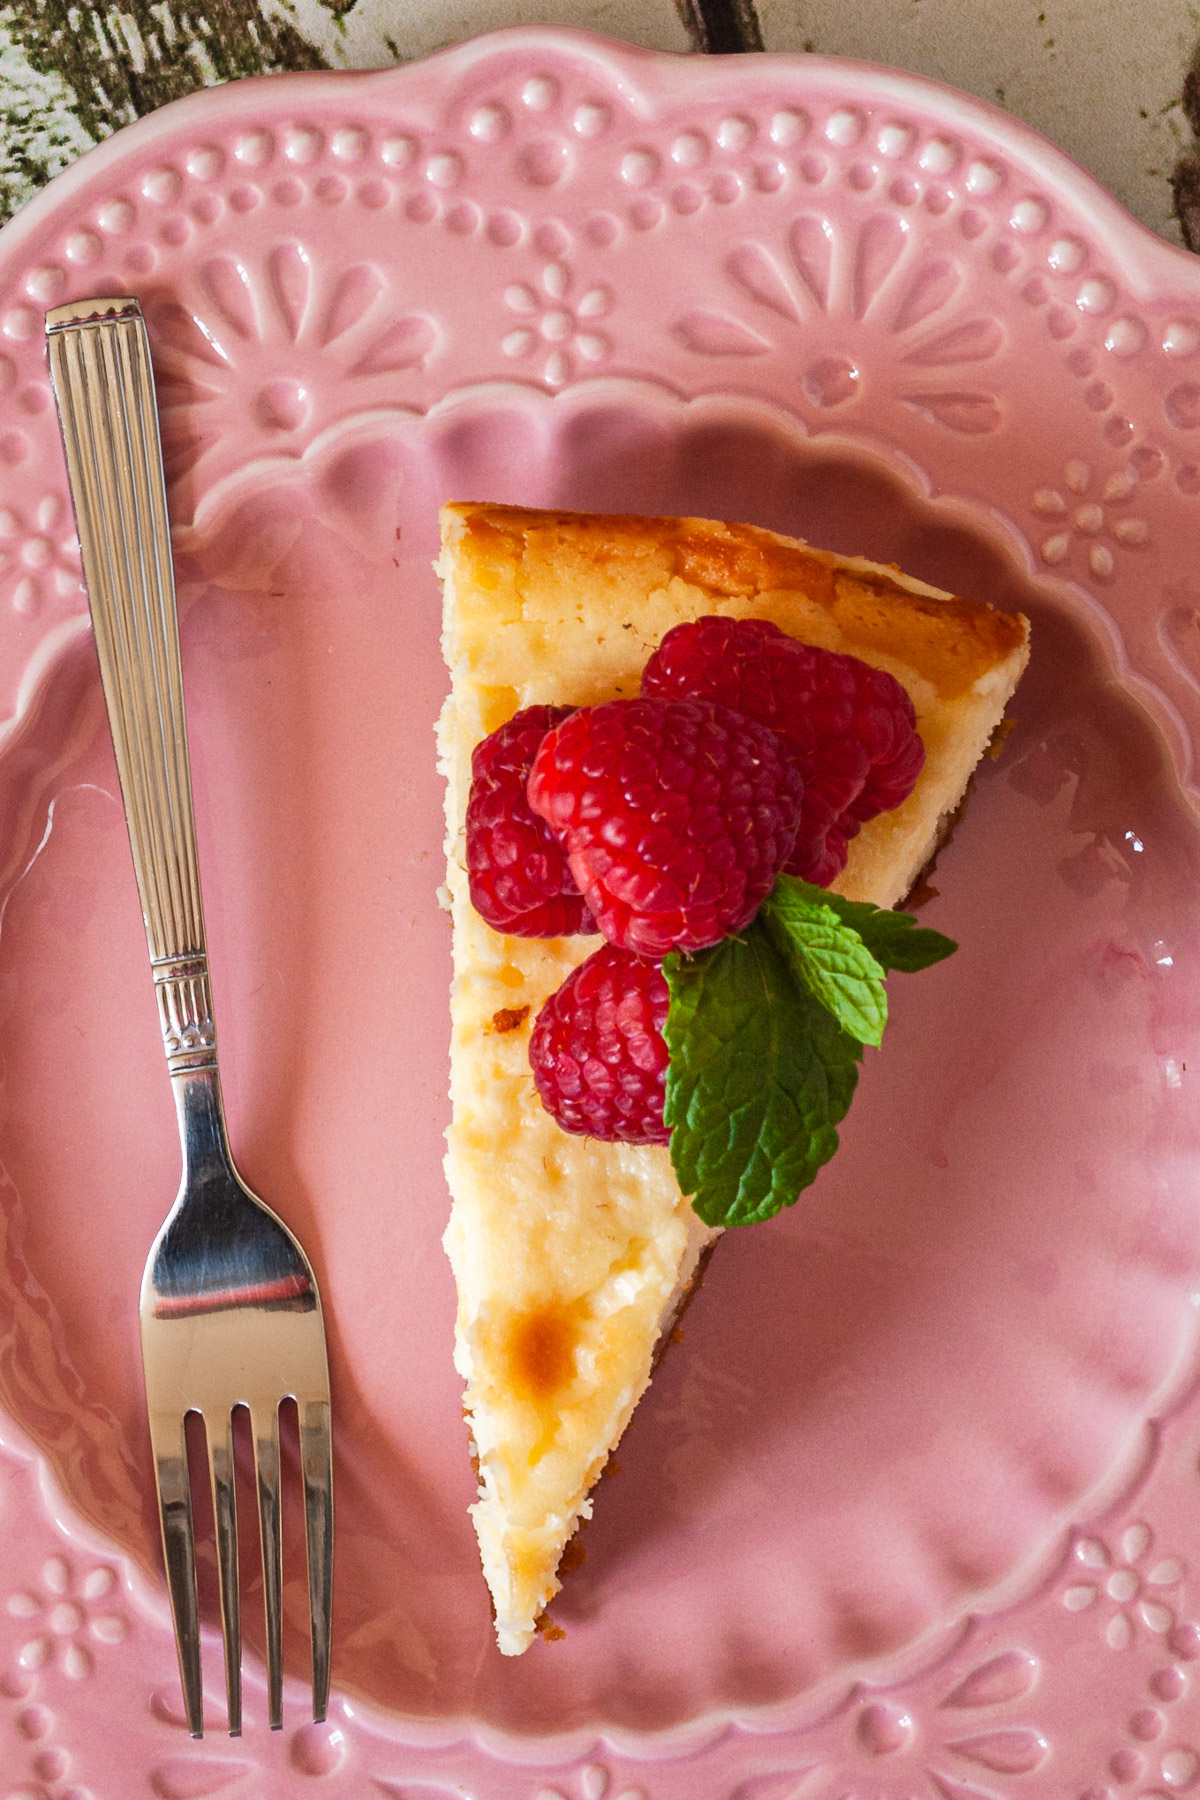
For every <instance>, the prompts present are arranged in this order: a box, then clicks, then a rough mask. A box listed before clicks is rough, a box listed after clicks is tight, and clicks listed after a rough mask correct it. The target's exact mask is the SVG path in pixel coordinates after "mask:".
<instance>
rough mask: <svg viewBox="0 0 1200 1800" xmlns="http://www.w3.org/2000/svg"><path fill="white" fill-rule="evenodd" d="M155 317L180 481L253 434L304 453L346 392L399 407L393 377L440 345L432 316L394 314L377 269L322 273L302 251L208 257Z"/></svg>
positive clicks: (167, 438) (170, 454)
mask: <svg viewBox="0 0 1200 1800" xmlns="http://www.w3.org/2000/svg"><path fill="white" fill-rule="evenodd" d="M146 311H147V316H148V320H149V324H150V329H151V332H152V335H153V339H154V351H155V372H156V376H157V382H158V395H159V408H160V414H161V418H162V431H163V452H164V460H165V462H166V466H167V471H168V473H169V474H172V475H179V474H182V473H184V472H186V471H187V470H190V469H192V468H194V467H195V466H196V465H197V464H198V463H199V462H200V461H201V459H202V458H205V457H209V456H211V455H213V454H214V453H215V452H216V451H217V449H218V447H219V446H222V445H224V444H226V443H228V442H229V441H231V440H234V439H235V438H238V437H240V439H241V441H242V443H243V445H244V442H245V438H246V435H247V433H249V434H250V435H251V437H252V438H257V439H258V440H259V441H260V442H261V441H263V440H265V445H266V447H270V448H279V449H283V450H286V451H290V453H292V454H295V453H296V451H297V450H298V449H299V448H300V447H301V446H302V443H303V442H304V441H305V440H306V439H308V438H311V437H312V436H314V435H315V434H316V432H318V431H319V430H321V429H322V428H323V427H324V426H325V425H327V424H329V423H331V422H332V420H333V418H334V417H335V416H337V415H338V414H340V412H341V411H342V410H343V409H344V400H345V390H346V386H347V384H349V385H350V386H351V387H353V388H355V389H357V390H359V396H360V398H361V401H362V403H363V404H364V405H370V404H372V403H378V404H392V405H394V404H395V400H396V394H395V377H396V376H397V375H398V374H401V373H402V372H403V371H405V370H408V369H413V368H418V367H420V366H422V365H423V364H424V363H425V362H426V360H427V359H428V357H429V355H430V353H431V352H432V350H433V347H434V344H435V342H436V339H437V327H436V326H435V325H434V323H433V321H432V319H430V318H429V317H427V316H426V315H425V314H423V313H419V312H401V313H399V314H397V313H395V312H393V311H392V310H391V309H390V308H389V305H388V284H387V281H386V279H385V277H384V275H383V273H382V271H381V270H380V268H379V267H378V266H377V265H376V264H374V263H372V262H365V261H364V262H358V263H352V264H351V265H350V266H349V267H341V268H338V267H336V266H330V265H329V264H327V263H321V264H320V265H318V263H317V262H316V260H315V258H314V257H313V256H312V255H311V254H310V252H309V250H308V248H307V247H306V246H305V245H304V244H302V243H299V242H287V243H282V244H277V245H276V246H275V248H274V249H273V250H271V251H269V252H268V253H267V255H266V256H265V257H264V258H263V260H262V261H261V262H260V263H259V262H252V261H251V260H250V259H248V258H246V259H239V258H238V257H235V256H232V255H219V256H212V257H208V258H207V259H205V260H204V261H203V262H201V264H200V265H199V268H198V270H197V274H196V284H195V290H194V291H193V292H191V293H189V295H188V298H187V301H186V303H184V302H183V301H180V300H175V299H168V298H165V297H159V298H158V299H157V300H151V301H149V302H148V304H147V307H146ZM301 349H303V351H304V352H305V354H303V355H301V354H298V351H299V350H301ZM314 353H315V354H314ZM298 371H301V372H298ZM372 389H376V390H378V391H377V392H373V391H372ZM241 453H242V454H243V455H244V449H243V451H242V452H241Z"/></svg>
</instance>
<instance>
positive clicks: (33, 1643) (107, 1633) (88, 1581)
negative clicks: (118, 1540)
mask: <svg viewBox="0 0 1200 1800" xmlns="http://www.w3.org/2000/svg"><path fill="white" fill-rule="evenodd" d="M116 1585H117V1578H116V1574H115V1573H114V1571H113V1570H112V1569H110V1568H108V1567H106V1566H105V1565H104V1564H100V1565H99V1566H98V1567H97V1568H94V1569H92V1570H90V1571H89V1573H88V1574H86V1575H85V1576H83V1578H82V1580H80V1581H78V1582H77V1581H76V1580H75V1578H74V1572H73V1570H72V1568H71V1565H70V1563H69V1562H68V1561H67V1559H66V1557H65V1556H52V1557H50V1558H49V1559H48V1560H47V1561H46V1562H45V1563H43V1565H42V1572H41V1583H40V1585H39V1587H37V1588H26V1589H22V1590H20V1591H18V1592H17V1593H15V1594H10V1595H9V1597H8V1600H7V1602H6V1607H7V1610H8V1612H9V1613H10V1614H11V1615H12V1617H13V1618H15V1619H20V1620H21V1621H23V1622H24V1621H28V1629H29V1634H30V1635H29V1636H28V1637H27V1638H26V1639H25V1641H24V1642H23V1643H22V1644H21V1645H20V1647H19V1648H18V1650H17V1662H18V1664H19V1665H20V1667H21V1668H22V1669H28V1670H33V1669H42V1668H46V1667H48V1666H50V1665H54V1666H55V1667H57V1668H59V1669H61V1670H62V1672H63V1674H64V1675H67V1676H69V1677H70V1678H71V1679H72V1680H74V1681H79V1680H82V1678H83V1677H84V1676H85V1675H90V1674H91V1671H92V1666H93V1657H94V1652H93V1646H94V1645H96V1644H117V1643H120V1641H121V1639H122V1638H123V1637H124V1636H125V1635H126V1632H127V1630H128V1625H127V1622H126V1619H125V1617H124V1615H123V1614H122V1613H120V1612H115V1611H113V1610H112V1602H111V1599H110V1596H111V1595H112V1594H113V1592H114V1590H115V1588H116Z"/></svg>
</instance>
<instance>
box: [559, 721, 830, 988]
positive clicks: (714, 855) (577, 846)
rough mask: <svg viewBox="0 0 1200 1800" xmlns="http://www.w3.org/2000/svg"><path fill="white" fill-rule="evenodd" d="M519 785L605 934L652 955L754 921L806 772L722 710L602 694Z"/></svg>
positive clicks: (700, 943) (795, 816)
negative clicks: (598, 702)
mask: <svg viewBox="0 0 1200 1800" xmlns="http://www.w3.org/2000/svg"><path fill="white" fill-rule="evenodd" d="M528 793H529V803H530V805H531V807H532V808H533V811H534V812H535V813H536V814H537V815H538V816H539V817H540V818H542V819H544V820H545V821H546V823H547V824H548V825H549V827H550V829H551V831H552V832H553V833H554V834H555V836H556V837H557V838H558V840H559V842H560V843H561V844H562V845H563V847H564V849H565V850H566V853H567V862H568V864H569V867H570V870H571V874H572V875H573V876H574V878H575V881H576V883H577V884H578V886H579V888H580V890H581V891H582V893H583V895H584V898H585V900H586V902H587V905H588V907H589V909H590V911H591V913H592V915H593V917H594V918H595V920H596V924H597V925H598V927H599V929H600V930H601V932H602V933H603V934H604V936H605V937H606V938H607V939H608V941H609V942H610V943H611V944H618V945H620V946H622V948H624V949H626V950H632V951H634V952H636V953H637V954H638V955H640V956H649V957H662V956H665V955H666V954H667V952H668V951H670V950H682V951H685V952H690V951H694V950H702V949H703V948H704V947H705V946H706V945H708V944H715V943H716V942H717V940H718V938H722V937H724V936H725V935H726V934H727V933H728V932H731V931H740V930H741V929H742V928H743V927H744V926H746V925H748V924H749V923H750V920H751V919H752V918H753V917H754V915H755V913H756V912H757V911H758V908H759V906H760V904H761V903H762V901H763V900H765V898H766V896H767V895H768V893H769V892H770V891H771V888H772V886H773V884H774V881H775V877H776V876H777V875H778V873H779V871H780V869H781V868H782V867H783V866H784V864H785V863H786V861H787V859H788V857H789V856H790V855H791V851H792V846H793V843H794V842H795V837H796V828H797V826H798V824H799V821H800V810H801V797H802V793H803V782H802V780H801V777H800V774H799V772H798V770H797V768H796V765H795V761H794V759H793V758H792V756H791V755H790V754H789V752H788V749H787V747H786V745H785V744H784V743H783V741H782V740H781V738H780V737H779V736H778V734H777V733H776V732H774V731H772V730H770V729H769V728H768V727H767V726H764V725H762V724H759V723H758V722H756V721H755V720H753V719H750V718H745V717H742V716H740V715H739V714H737V713H735V712H731V711H730V710H729V708H728V707H726V706H719V705H715V704H713V703H712V702H711V701H707V700H664V699H641V700H609V701H606V702H605V703H604V704H603V705H600V706H585V707H581V708H580V709H579V711H578V712H575V713H572V714H571V717H570V718H569V719H566V720H565V721H564V722H563V723H562V724H561V725H559V726H557V727H556V728H555V729H554V730H552V731H550V732H548V733H547V734H546V737H545V739H544V740H543V742H542V745H541V747H540V749H539V750H538V752H537V755H536V757H535V758H534V763H533V768H532V771H531V773H530V776H529V785H528Z"/></svg>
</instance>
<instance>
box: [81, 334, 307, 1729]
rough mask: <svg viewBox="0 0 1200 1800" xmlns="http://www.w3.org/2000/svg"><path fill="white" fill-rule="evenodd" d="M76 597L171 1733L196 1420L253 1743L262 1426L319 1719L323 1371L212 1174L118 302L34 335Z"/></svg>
mask: <svg viewBox="0 0 1200 1800" xmlns="http://www.w3.org/2000/svg"><path fill="white" fill-rule="evenodd" d="M46 336H47V348H48V352H49V358H50V372H51V377H52V380H53V384H54V392H55V397H56V399H57V401H58V409H59V417H60V420H61V424H62V433H63V443H64V445H65V448H66V453H67V469H68V473H69V476H70V483H71V494H72V498H73V500H74V503H75V514H76V519H77V522H78V527H79V540H80V546H81V549H82V555H83V571H84V578H85V580H86V583H87V590H88V597H89V602H90V605H91V609H92V622H93V626H94V629H95V635H96V648H97V652H98V655H99V659H100V672H101V676H102V678H103V683H104V695H105V699H106V701H107V704H108V716H109V723H110V725H111V727H112V736H113V745H114V747H115V750H116V757H117V768H118V771H119V773H120V777H121V793H122V796H123V798H124V802H125V816H126V820H127V823H128V826H129V841H130V845H131V847H132V850H133V862H134V869H135V871H136V874H137V882H138V890H139V893H140V895H141V902H142V913H143V917H144V920H145V925H146V938H147V941H148V943H149V947H150V961H151V965H152V968H153V973H154V986H155V992H156V993H157V995H158V1009H159V1018H160V1022H161V1025H162V1033H163V1042H164V1044H165V1047H166V1052H167V1067H168V1069H169V1071H170V1076H171V1084H172V1087H173V1089H174V1093H175V1108H176V1112H177V1113H178V1116H179V1135H180V1138H181V1140H182V1144H183V1179H182V1181H181V1184H180V1188H179V1193H178V1195H177V1197H176V1200H175V1204H174V1206H173V1207H172V1208H171V1211H170V1213H169V1214H168V1216H167V1219H166V1222H165V1223H164V1225H163V1227H162V1230H161V1231H160V1232H159V1234H158V1237H157V1238H156V1239H155V1241H154V1245H153V1248H152V1249H151V1251H150V1256H149V1259H148V1261H147V1263H146V1271H145V1274H144V1276H143V1278H142V1298H141V1321H142V1360H143V1364H144V1367H145V1375H146V1401H147V1409H148V1412H149V1417H150V1443H151V1449H152V1451H153V1455H154V1473H155V1481H156V1484H157V1488H158V1503H159V1515H160V1519H161V1522H162V1537H163V1554H164V1558H165V1561H166V1569H167V1583H168V1587H169V1589H170V1596H171V1613H172V1617H173V1619H174V1623H175V1642H176V1646H177V1648H178V1651H179V1671H180V1676H181V1679H182V1682H183V1695H184V1704H185V1707H186V1711H187V1722H188V1729H189V1730H190V1732H191V1733H192V1736H193V1737H200V1736H201V1735H202V1734H203V1699H202V1693H201V1670H200V1631H199V1619H198V1614H197V1604H196V1566H195V1552H194V1538H193V1531H192V1502H191V1490H190V1485H189V1481H188V1462H187V1445H186V1441H185V1419H186V1416H187V1414H188V1413H192V1412H195V1413H199V1414H200V1415H201V1416H202V1418H203V1422H204V1431H205V1435H206V1440H207V1445H208V1462H209V1473H210V1477H211V1485H212V1505H213V1515H214V1519H215V1530H216V1548H217V1570H218V1578H219V1583H220V1601H221V1628H222V1634H223V1638H224V1650H225V1689H226V1696H227V1700H228V1714H229V1731H230V1734H231V1736H235V1737H236V1736H238V1735H239V1734H240V1732H241V1723H242V1699H241V1627H240V1620H239V1611H238V1554H237V1511H236V1502H235V1497H234V1453H233V1413H234V1409H235V1408H238V1407H247V1408H248V1409H249V1414H250V1429H251V1434H252V1437H253V1443H254V1459H255V1470H256V1479H257V1488H258V1519H259V1533H260V1541H261V1548H262V1567H263V1591H264V1595H265V1608H266V1643H267V1680H268V1691H269V1712H270V1722H271V1726H272V1728H273V1729H278V1727H279V1726H280V1725H281V1723H282V1686H283V1674H282V1645H281V1619H280V1594H281V1549H280V1499H279V1407H280V1403H281V1401H282V1400H283V1399H285V1398H288V1397H290V1398H293V1399H294V1400H295V1401H296V1403H297V1407H298V1410H299V1419H300V1451H301V1462H302V1465H303V1483H304V1511H305V1528H306V1539H307V1549H308V1593H309V1610H310V1614H311V1623H312V1689H313V1717H314V1719H316V1720H320V1719H323V1718H324V1717H325V1710H326V1705H327V1702H328V1696H329V1636H330V1613H331V1607H332V1597H333V1594H332V1589H333V1470H332V1460H331V1444H330V1411H329V1371H328V1365H327V1362H326V1355H325V1328H324V1324H323V1321H322V1314H321V1301H320V1296H319V1294H318V1292H317V1284H316V1281H315V1279H314V1276H313V1272H312V1269H311V1267H310V1266H309V1263H308V1259H307V1258H306V1256H305V1255H304V1252H303V1250H301V1248H300V1246H299V1244H298V1243H297V1242H296V1240H295V1238H294V1237H293V1236H292V1234H291V1233H290V1232H289V1231H288V1230H287V1228H286V1226H284V1225H283V1223H282V1222H281V1221H280V1220H279V1219H278V1218H276V1216H275V1214H274V1213H273V1212H272V1211H271V1210H270V1209H269V1208H268V1207H266V1206H264V1205H263V1203H262V1201H261V1200H259V1199H257V1198H256V1196H255V1195H254V1194H252V1193H251V1192H250V1190H249V1188H248V1187H247V1186H246V1184H245V1183H244V1182H243V1181H242V1179H241V1178H240V1176H239V1175H238V1173H237V1171H236V1169H235V1168H234V1166H233V1159H232V1157H231V1155H230V1151H229V1142H228V1138H227V1136H226V1132H225V1119H224V1113H223V1109H222V1105H221V1083H220V1076H219V1074H218V1071H217V1040H216V1030H215V1027H214V1025H213V1010H212V995H211V991H210V988H209V978H208V961H207V954H206V949H205V938H204V914H203V909H202V906H201V899H200V878H199V872H198V865H197V859H196V835H195V826H194V822H193V817H192V793H191V775H190V770H189V765H188V749H187V730H186V724H185V720H184V710H183V679H182V673H181V669H180V661H179V631H178V621H177V618H176V611H175V581H174V572H173V568H172V562H171V539H170V532H169V528H168V524H167V507H166V492H165V487H164V483H163V471H162V452H161V447H160V443H159V434H158V416H157V412H156V409H155V399H154V378H153V374H152V372H151V367H150V351H149V343H148V340H147V336H146V328H145V324H144V323H143V320H142V314H141V309H140V307H139V306H138V303H137V301H136V300H134V299H129V298H118V299H105V300H90V301H83V302H79V303H76V304H74V305H71V306H59V307H55V308H54V309H53V311H51V312H49V313H47V315H46Z"/></svg>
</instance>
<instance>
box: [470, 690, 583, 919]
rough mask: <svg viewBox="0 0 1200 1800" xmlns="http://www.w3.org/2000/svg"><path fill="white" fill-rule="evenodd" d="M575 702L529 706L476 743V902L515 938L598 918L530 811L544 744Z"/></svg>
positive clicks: (473, 843) (473, 884)
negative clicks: (528, 790) (528, 787)
mask: <svg viewBox="0 0 1200 1800" xmlns="http://www.w3.org/2000/svg"><path fill="white" fill-rule="evenodd" d="M573 710H574V709H573V708H572V707H570V706H527V707H526V708H525V709H524V711H523V712H519V713H514V714H513V716H512V718H511V719H509V720H508V721H507V723H506V724H504V725H501V727H500V729H499V730H498V731H493V732H492V734H491V736H490V737H486V738H484V740H483V742H482V743H481V744H477V745H476V746H475V749H474V752H473V753H472V756H471V794H470V799H469V800H468V802H467V876H468V880H469V882H470V888H471V904H472V906H473V907H474V908H475V911H476V912H477V913H478V914H479V916H480V918H482V919H486V921H487V923H488V924H489V925H490V926H492V928H493V930H495V931H504V932H507V933H508V934H509V936H510V937H571V936H573V935H575V934H576V933H578V932H593V931H595V929H596V926H595V922H594V920H593V919H592V916H591V914H590V913H589V912H588V909H587V907H586V905H585V904H584V900H583V896H582V894H581V893H580V892H579V889H578V887H577V886H576V884H575V881H574V878H573V877H572V875H571V871H570V870H569V869H568V867H567V859H566V856H565V855H564V853H563V850H562V848H561V846H560V845H559V843H558V841H557V839H556V838H555V837H554V835H553V833H552V832H551V831H550V830H549V829H548V827H547V826H546V825H545V824H544V822H543V821H542V820H541V819H539V818H536V817H535V816H534V814H533V813H532V812H531V811H530V809H529V801H528V800H527V798H526V794H525V784H526V782H527V781H528V779H529V771H530V769H531V768H532V766H533V759H534V757H535V756H536V755H537V752H538V747H539V745H540V744H541V742H542V739H543V738H544V737H545V735H546V733H547V732H548V731H550V730H551V729H552V728H553V727H554V726H555V725H561V724H562V722H563V720H564V719H569V718H570V716H571V713H572V711H573Z"/></svg>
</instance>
